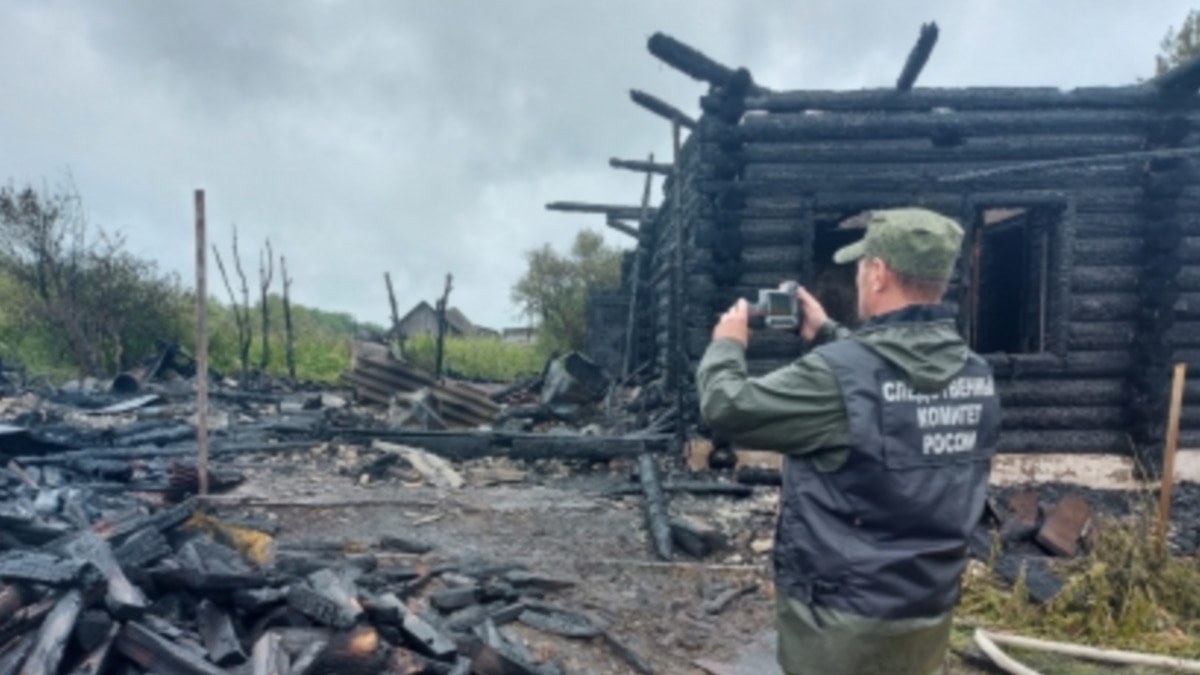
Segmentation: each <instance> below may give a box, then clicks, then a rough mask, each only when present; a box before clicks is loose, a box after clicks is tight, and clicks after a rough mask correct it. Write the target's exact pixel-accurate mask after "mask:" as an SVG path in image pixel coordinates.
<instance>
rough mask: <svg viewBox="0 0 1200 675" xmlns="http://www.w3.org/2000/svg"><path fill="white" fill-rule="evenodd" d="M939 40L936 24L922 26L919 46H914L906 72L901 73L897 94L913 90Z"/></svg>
mask: <svg viewBox="0 0 1200 675" xmlns="http://www.w3.org/2000/svg"><path fill="white" fill-rule="evenodd" d="M937 39H938V27H937V24H936V23H929V24H925V25H923V26H921V35H920V37H918V38H917V44H915V45H913V48H912V51H911V52H910V53H909V55H908V60H907V61H905V62H904V70H902V71H900V77H899V78H897V80H896V91H897V92H902V93H908V92H909V91H910V90H912V88H913V85H914V84H916V82H917V77H918V76H919V75H920V74H921V70H922V69H923V68H924V67H925V64H926V63H927V62H928V61H929V56H930V55H931V54H933V47H934V46H935V45H936V44H937Z"/></svg>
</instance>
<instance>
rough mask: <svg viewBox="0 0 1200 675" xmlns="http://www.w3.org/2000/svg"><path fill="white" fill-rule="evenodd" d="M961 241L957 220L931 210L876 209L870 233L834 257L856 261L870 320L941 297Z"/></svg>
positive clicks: (862, 310) (862, 308) (861, 309)
mask: <svg viewBox="0 0 1200 675" xmlns="http://www.w3.org/2000/svg"><path fill="white" fill-rule="evenodd" d="M962 240H963V231H962V228H961V227H959V226H958V223H956V222H954V221H953V220H951V219H949V218H947V217H945V216H942V215H940V214H938V213H934V212H933V211H929V210H926V209H918V208H906V209H889V210H886V211H875V212H873V213H871V214H870V218H869V220H868V222H867V232H866V235H864V236H863V238H862V239H861V240H859V241H857V242H855V243H853V244H851V245H849V246H846V247H845V248H842V249H841V250H839V251H838V252H837V253H835V254H834V256H833V260H834V262H836V263H839V264H844V263H849V262H854V261H857V262H858V277H857V286H858V313H859V316H860V317H862V318H863V319H868V318H870V317H872V316H877V315H879V314H885V313H887V312H892V311H895V310H897V309H900V308H902V307H905V306H908V305H916V304H937V303H939V302H941V300H942V296H943V295H944V294H945V293H946V286H947V284H949V282H950V277H951V275H952V274H953V273H954V263H955V261H956V260H957V259H958V255H959V251H960V249H961V248H962Z"/></svg>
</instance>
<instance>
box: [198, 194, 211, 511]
mask: <svg viewBox="0 0 1200 675" xmlns="http://www.w3.org/2000/svg"><path fill="white" fill-rule="evenodd" d="M204 254H205V244H204V190H196V451H197V454H198V457H197V458H196V469H197V470H198V471H199V473H200V494H202V495H206V494H208V286H207V283H206V280H205V274H204V271H205V267H206V264H207V263H206V261H205V255H204Z"/></svg>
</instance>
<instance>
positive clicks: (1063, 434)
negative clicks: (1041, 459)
mask: <svg viewBox="0 0 1200 675" xmlns="http://www.w3.org/2000/svg"><path fill="white" fill-rule="evenodd" d="M1131 447H1132V446H1131V443H1130V439H1129V434H1128V433H1127V432H1125V431H1041V430H1039V431H1008V432H1005V433H1003V434H1001V435H1000V442H999V445H998V449H999V451H1000V452H1003V453H1012V454H1037V453H1100V454H1119V455H1126V454H1128V453H1129V451H1130V450H1131Z"/></svg>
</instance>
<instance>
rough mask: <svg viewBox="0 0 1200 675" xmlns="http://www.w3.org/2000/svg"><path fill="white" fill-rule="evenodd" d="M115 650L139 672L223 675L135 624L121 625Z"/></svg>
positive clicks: (216, 668)
mask: <svg viewBox="0 0 1200 675" xmlns="http://www.w3.org/2000/svg"><path fill="white" fill-rule="evenodd" d="M117 649H118V650H119V651H120V652H121V654H123V655H124V656H125V658H127V659H129V660H130V661H133V662H134V663H136V664H138V665H139V666H141V667H142V668H145V669H147V670H151V671H156V672H161V673H178V675H225V671H224V670H221V669H220V668H218V667H216V666H214V665H213V664H211V663H209V662H208V661H205V660H204V659H203V658H201V657H200V656H197V655H196V654H195V653H194V652H193V651H191V650H190V649H187V648H184V647H181V646H179V645H177V644H175V643H173V642H171V641H170V640H167V639H166V638H163V637H162V636H160V635H158V634H157V633H155V632H154V631H152V630H150V629H149V628H147V627H146V625H145V624H142V623H140V622H137V621H132V622H129V623H127V624H125V627H124V628H123V629H122V630H121V634H120V635H118V636H117Z"/></svg>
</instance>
